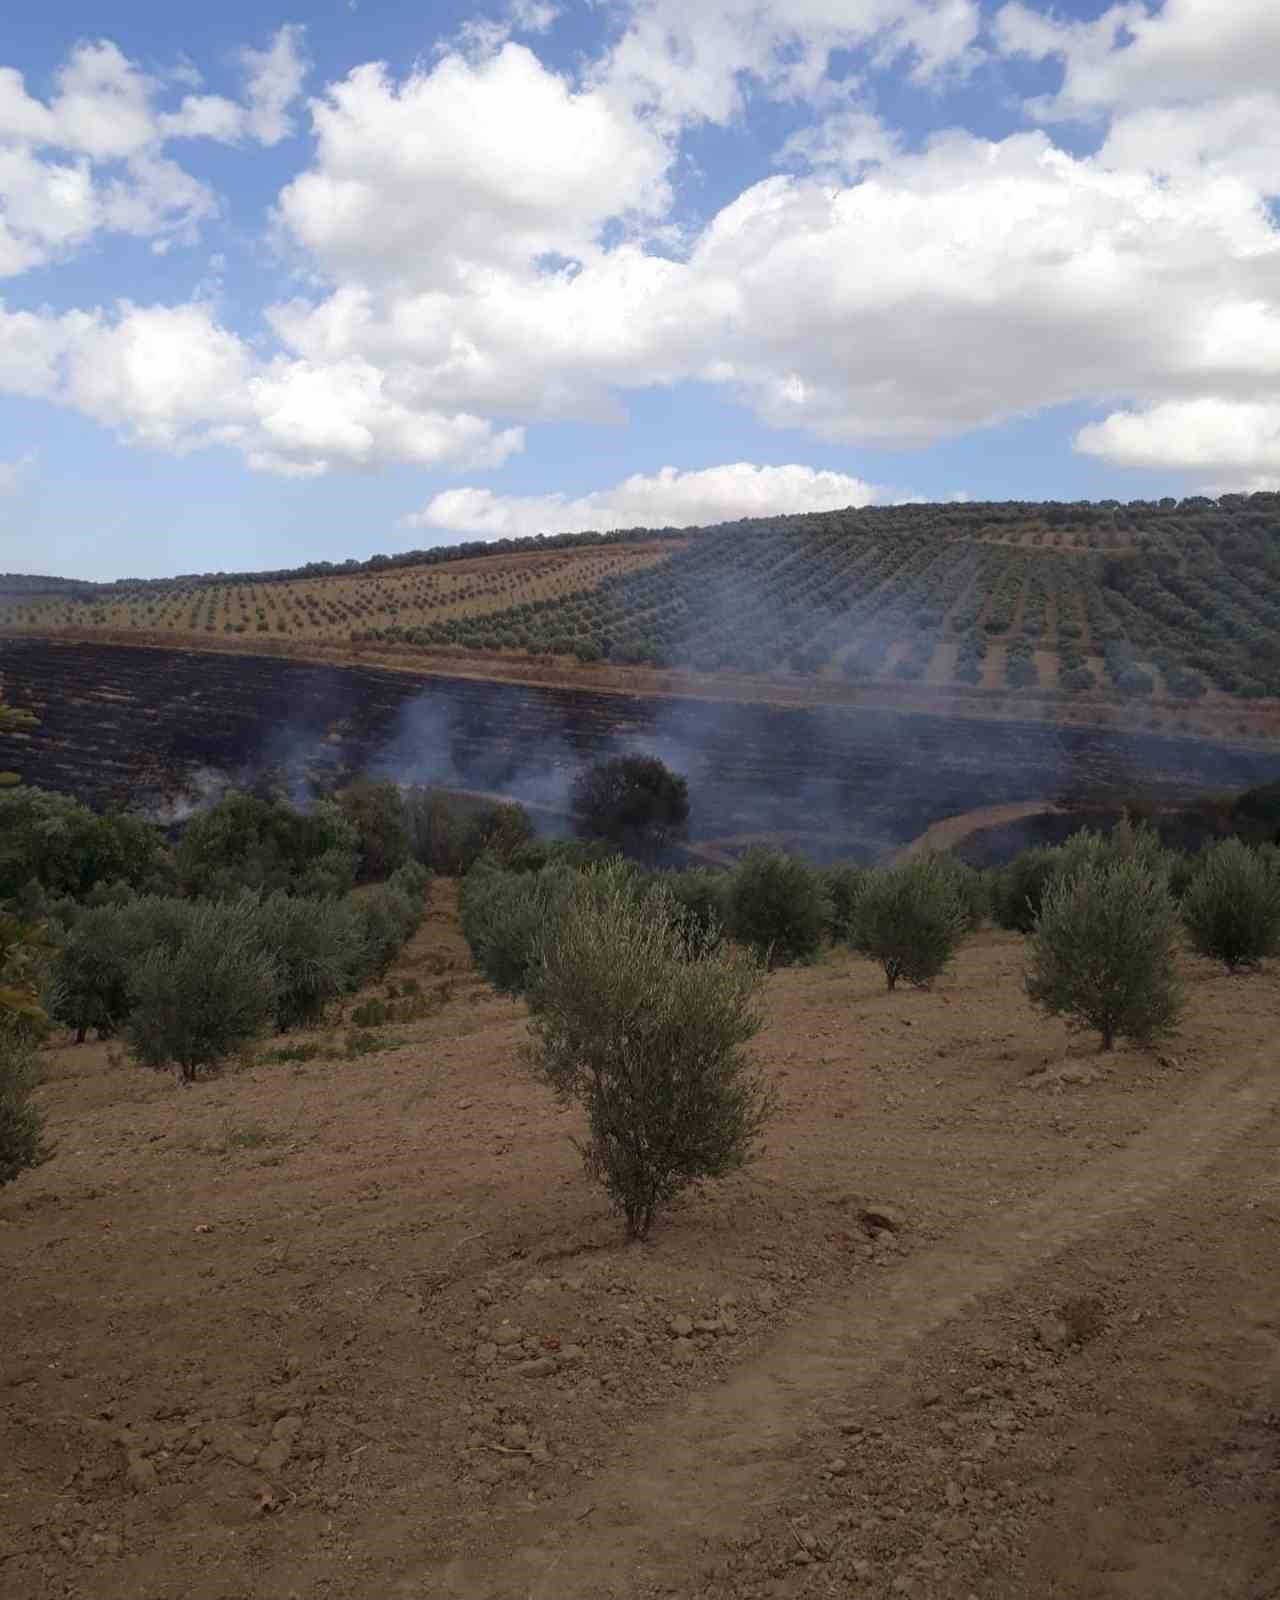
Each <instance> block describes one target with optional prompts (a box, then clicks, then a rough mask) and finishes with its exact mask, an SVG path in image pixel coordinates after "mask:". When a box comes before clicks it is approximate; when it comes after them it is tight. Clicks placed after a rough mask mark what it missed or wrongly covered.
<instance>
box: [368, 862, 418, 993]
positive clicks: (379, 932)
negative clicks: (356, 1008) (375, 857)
mask: <svg viewBox="0 0 1280 1600" xmlns="http://www.w3.org/2000/svg"><path fill="white" fill-rule="evenodd" d="M351 908H352V912H353V914H354V917H355V922H356V928H357V937H358V944H357V950H358V954H357V957H356V964H355V968H354V972H353V977H354V978H355V980H356V981H357V982H359V981H362V980H363V979H366V978H380V977H381V976H382V975H383V973H385V972H386V970H387V968H388V967H389V966H390V965H391V963H392V962H393V961H394V960H395V959H396V957H397V956H398V955H399V954H400V952H401V950H402V949H403V948H404V946H405V943H406V941H407V940H408V939H409V938H410V937H411V936H412V934H413V933H414V932H415V931H416V930H417V929H418V928H419V927H420V926H421V924H422V919H423V916H424V915H425V907H424V905H423V903H422V900H421V899H420V898H419V899H415V898H412V897H410V896H409V895H407V894H405V892H404V891H403V890H402V889H399V888H392V886H391V885H390V884H389V883H379V884H375V885H374V886H373V888H371V889H365V890H362V891H361V892H360V893H358V894H356V895H353V896H352V898H351Z"/></svg>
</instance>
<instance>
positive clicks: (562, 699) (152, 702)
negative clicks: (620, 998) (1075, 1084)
mask: <svg viewBox="0 0 1280 1600" xmlns="http://www.w3.org/2000/svg"><path fill="white" fill-rule="evenodd" d="M3 683H4V692H5V694H6V696H7V697H8V698H9V699H10V700H11V701H12V702H13V703H14V704H16V705H18V706H22V707H26V708H28V709H30V710H32V711H34V712H35V713H36V714H37V715H38V717H39V718H40V725H39V727H38V728H37V729H36V730H35V731H33V732H32V733H30V734H29V735H26V736H22V737H17V738H12V737H11V738H9V739H0V766H2V767H5V768H12V769H13V770H15V771H18V772H20V773H21V774H22V776H23V777H24V779H25V780H26V781H27V782H30V783H33V784H38V785H43V786H45V787H48V788H53V789H59V790H63V791H65V792H68V793H72V794H76V795H79V796H81V797H83V798H86V799H89V800H91V801H93V802H95V803H99V804H103V803H106V804H116V805H126V806H137V807H143V808H153V809H154V808H163V807H165V806H172V805H174V804H175V802H177V803H181V802H182V801H183V800H184V799H185V798H196V797H198V795H199V793H200V791H201V785H202V784H203V783H207V781H208V780H209V778H210V777H211V776H214V777H217V778H219V779H221V780H223V781H226V780H228V779H229V780H231V781H234V782H238V783H250V782H253V781H255V780H257V779H258V778H260V777H261V776H262V775H263V774H266V773H271V774H274V775H275V776H276V778H277V779H278V781H280V782H281V783H282V784H283V785H284V786H285V787H286V788H287V789H289V790H291V791H292V792H294V793H297V794H302V793H305V792H306V791H307V790H308V789H309V787H310V786H311V785H312V784H319V785H320V786H322V787H329V786H332V785H335V784H338V783H340V782H342V781H343V780H344V779H346V778H350V777H351V776H354V775H356V774H357V773H361V772H368V773H371V774H373V775H376V776H386V777H391V778H393V779H396V780H397V781H401V782H419V783H434V784H440V785H443V786H448V787H454V788H460V789H470V790H479V791H484V792H487V793H496V794H504V795H509V796H511V797H513V798H516V799H520V800H522V801H524V802H525V803H527V804H531V805H532V806H533V807H535V808H537V811H536V814H537V815H538V816H539V818H540V820H541V821H542V823H543V825H544V826H550V827H551V828H554V827H555V826H556V825H557V823H556V819H557V813H559V812H560V811H561V810H562V808H563V804H564V801H565V797H566V795H567V791H568V786H569V784H570V782H571V780H572V777H573V774H574V772H575V771H576V770H577V768H578V767H579V766H580V764H582V763H583V762H584V761H590V760H595V759H598V758H599V757H601V756H603V755H607V754H611V753H614V752H616V751H621V750H635V749H643V750H648V751H653V752H654V753H656V754H658V755H661V756H662V757H663V759H665V760H666V761H668V762H669V763H670V764H671V765H673V766H675V767H676V768H678V769H679V770H681V771H683V772H685V773H686V774H687V776H688V778H689V786H690V792H691V796H692V802H693V809H692V815H691V819H690V840H691V843H692V844H693V845H694V846H695V847H696V846H698V845H700V844H701V845H707V846H710V845H712V844H713V843H718V844H720V845H722V846H727V847H728V848H729V849H730V850H733V849H735V848H737V846H738V844H739V843H740V842H742V841H746V840H750V839H754V838H758V837H760V836H761V835H767V836H770V837H772V838H773V839H775V840H777V841H779V842H782V843H786V844H789V845H791V846H793V847H794V848H796V849H798V850H800V851H802V852H803V853H805V854H807V855H810V856H812V857H815V858H818V859H822V858H832V857H836V856H846V857H848V856H853V857H855V858H856V857H861V858H864V859H870V858H874V857H876V856H879V855H882V854H884V853H885V852H886V851H887V850H889V849H891V848H892V847H893V846H895V845H898V844H901V843H903V842H905V841H906V840H909V839H912V838H914V837H916V836H917V835H918V834H920V833H921V832H922V831H923V830H924V829H925V828H927V827H928V826H929V825H930V824H931V823H934V822H936V821H938V820H940V819H942V818H945V817H951V816H955V815H957V814H959V813H963V812H967V811H969V810H972V809H974V808H977V807H987V806H999V805H1005V804H1012V803H1016V802H1026V801H1035V800H1044V801H1046V802H1050V801H1056V802H1063V801H1066V802H1080V801H1082V800H1091V801H1099V800H1101V801H1104V802H1105V800H1106V799H1108V798H1111V799H1120V798H1124V797H1125V796H1127V795H1128V794H1131V793H1133V792H1134V791H1135V790H1141V791H1142V792H1143V793H1145V794H1147V795H1150V796H1153V797H1155V798H1157V799H1160V800H1164V801H1169V802H1173V801H1176V800H1179V799H1183V798H1187V797H1190V796H1193V795H1196V794H1199V793H1201V792H1203V791H1204V790H1206V789H1213V790H1225V789H1240V788H1245V787H1248V786H1249V785H1251V784H1256V783H1260V782H1265V781H1267V780H1269V779H1271V778H1273V777H1275V776H1276V773H1277V770H1278V769H1280V760H1278V759H1277V757H1276V756H1275V754H1274V753H1271V752H1267V751H1265V750H1262V749H1259V748H1258V747H1256V746H1254V747H1247V746H1233V745H1230V744H1225V743H1210V742H1208V741H1204V740H1199V739H1193V738H1173V737H1164V736H1159V735H1155V734H1151V733H1149V732H1146V731H1142V730H1137V729H1135V730H1133V731H1131V732H1126V731H1122V730H1110V729H1100V728H1099V729H1090V728H1068V727H1061V726H1054V725H1052V724H1049V723H1045V722H1036V721H1016V720H1002V721H994V720H988V719H982V718H955V717H940V716H928V715H921V714H910V713H896V712H891V711H884V710H872V709H859V708H852V709H850V708H845V707H840V708H837V707H814V708H809V709H798V708H785V707H778V706H772V705H767V704H735V703H727V702H713V701H708V700H696V699H683V698H667V699H663V698H659V697H656V696H641V695H632V694H618V693H599V692H585V691H574V690H571V689H559V688H544V687H536V686H532V685H521V684H512V683H500V682H485V681H483V680H478V679H471V678H461V677H459V678H448V677H436V678H423V677H417V676H412V675H409V674H405V673H396V672H393V671H384V670H378V669H374V668H362V667H346V666H337V665H328V664H323V663H311V662H299V661H290V660H285V659H280V658H273V657H251V656H240V655H218V654H213V653H208V654H202V653H199V652H196V651H171V650H156V649H131V648H129V647H126V646H98V645H90V644H83V643H76V644H71V643H57V642H51V641H44V640H38V639H30V640H27V639H23V640H17V639H9V640H6V641H5V645H4V652H3Z"/></svg>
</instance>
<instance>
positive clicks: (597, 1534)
mask: <svg viewBox="0 0 1280 1600" xmlns="http://www.w3.org/2000/svg"><path fill="white" fill-rule="evenodd" d="M1278 1109H1280V1074H1278V1073H1276V1072H1275V1071H1274V1068H1273V1067H1272V1066H1271V1064H1270V1063H1269V1062H1268V1061H1266V1060H1264V1059H1261V1058H1259V1059H1255V1060H1254V1061H1252V1062H1251V1063H1250V1064H1248V1065H1247V1066H1244V1067H1239V1066H1237V1067H1231V1068H1222V1069H1220V1070H1218V1071H1216V1072H1214V1073H1213V1074H1211V1075H1210V1076H1209V1077H1208V1078H1207V1079H1205V1081H1204V1082H1203V1083H1201V1084H1200V1085H1199V1087H1198V1088H1196V1089H1195V1090H1194V1091H1193V1092H1192V1093H1191V1094H1190V1095H1188V1096H1187V1097H1186V1098H1185V1099H1183V1100H1182V1101H1181V1102H1180V1103H1179V1105H1178V1106H1177V1107H1176V1109H1174V1110H1173V1111H1171V1112H1170V1113H1169V1114H1168V1115H1167V1116H1165V1117H1162V1118H1161V1119H1160V1120H1159V1121H1158V1122H1156V1123H1155V1124H1153V1125H1152V1126H1151V1127H1149V1128H1147V1129H1145V1130H1144V1131H1143V1132H1142V1133H1141V1134H1139V1135H1138V1136H1137V1137H1135V1138H1134V1140H1133V1141H1132V1142H1131V1143H1130V1144H1129V1145H1128V1146H1127V1147H1126V1148H1124V1149H1123V1150H1120V1151H1118V1152H1117V1153H1116V1154H1114V1155H1111V1156H1108V1157H1106V1158H1104V1159H1103V1160H1100V1161H1096V1162H1091V1163H1090V1164H1089V1165H1088V1166H1087V1167H1085V1168H1084V1169H1083V1170H1081V1171H1079V1172H1077V1173H1075V1174H1074V1175H1073V1176H1071V1177H1070V1178H1068V1179H1066V1180H1064V1181H1063V1182H1061V1183H1059V1184H1056V1185H1054V1186H1053V1187H1052V1188H1050V1189H1049V1190H1047V1191H1046V1192H1045V1193H1044V1194H1043V1195H1042V1196H1040V1197H1039V1198H1038V1199H1036V1200H1034V1201H1032V1202H1031V1203H1030V1204H1029V1205H1026V1206H1024V1207H1021V1208H1020V1209H1018V1210H1017V1211H1015V1212H1013V1213H1011V1214H1009V1215H1007V1216H1005V1217H1003V1218H1001V1219H999V1220H993V1223H992V1226H991V1227H990V1229H986V1230H983V1231H981V1232H974V1231H971V1232H970V1233H969V1234H968V1235H967V1236H961V1237H960V1238H957V1239H952V1240H949V1241H945V1242H944V1243H943V1244H941V1245H940V1246H938V1247H937V1248H934V1249H929V1250H927V1251H922V1252H921V1253H920V1254H918V1255H917V1256H915V1257H913V1258H912V1259H910V1260H909V1261H908V1262H906V1263H905V1264H904V1265H903V1266H902V1267H901V1268H899V1269H898V1270H897V1271H895V1272H894V1273H893V1275H892V1278H891V1280H890V1282H889V1283H888V1284H887V1285H886V1287H885V1290H884V1291H883V1292H882V1293H880V1294H879V1295H875V1294H874V1293H873V1294H871V1295H868V1292H867V1289H866V1286H865V1285H864V1284H861V1283H860V1284H859V1285H858V1287H857V1288H856V1289H851V1290H850V1291H849V1292H848V1293H846V1294H844V1295H841V1296H839V1297H838V1298H837V1299H835V1300H833V1301H830V1302H828V1303H827V1305H826V1306H824V1307H821V1308H819V1309H817V1310H815V1311H814V1312H813V1313H812V1314H811V1315H810V1316H808V1317H807V1318H806V1320H805V1321H804V1322H803V1323H802V1324H801V1325H799V1326H797V1327H796V1328H794V1329H792V1330H789V1331H788V1332H787V1333H786V1334H784V1335H783V1336H782V1337H781V1338H780V1339H779V1340H777V1341H776V1342H775V1343H774V1344H773V1346H772V1347H771V1348H769V1349H768V1350H767V1351H765V1352H764V1353H763V1354H762V1355H761V1356H760V1357H758V1358H756V1359H755V1360H753V1361H752V1362H751V1363H750V1364H749V1365H748V1366H746V1367H744V1368H743V1369H742V1370H741V1371H740V1372H738V1373H737V1374H736V1375H735V1376H733V1377H732V1378H731V1379H730V1380H729V1381H728V1382H727V1383H726V1384H725V1385H724V1386H723V1387H721V1388H719V1389H718V1390H713V1391H711V1392H709V1393H705V1394H700V1395H697V1396H695V1397H693V1399H692V1400H691V1401H690V1403H689V1404H688V1406H687V1407H686V1408H685V1409H684V1410H683V1411H680V1412H677V1413H667V1414H666V1415H665V1416H663V1417H662V1418H660V1419H658V1420H657V1421H655V1422H652V1423H649V1424H647V1425H646V1426H645V1427H644V1428H643V1429H642V1430H640V1431H638V1433H637V1434H636V1435H634V1436H633V1439H632V1442H631V1445H630V1448H629V1449H628V1451H627V1453H626V1456H625V1457H624V1458H622V1459H620V1460H619V1461H618V1463H617V1464H616V1465H615V1466H614V1467H612V1468H611V1469H610V1470H609V1471H608V1472H607V1473H606V1474H605V1475H603V1476H602V1477H600V1478H599V1479H597V1480H596V1482H595V1483H594V1484H592V1485H590V1487H589V1488H587V1489H585V1490H584V1491H583V1493H582V1495H581V1496H580V1497H579V1499H578V1502H577V1503H576V1504H574V1505H571V1506H569V1507H567V1508H566V1509H565V1510H564V1511H563V1512H562V1513H561V1514H560V1518H559V1524H560V1525H559V1527H558V1529H556V1530H554V1531H553V1532H551V1533H550V1534H549V1535H548V1536H547V1537H546V1538H545V1539H544V1540H543V1541H542V1542H541V1543H540V1544H539V1545H537V1546H530V1547H526V1548H524V1549H521V1550H518V1551H516V1552H514V1554H511V1555H509V1556H508V1555H505V1554H503V1553H501V1552H499V1551H496V1550H494V1551H491V1552H489V1553H488V1554H486V1555H485V1556H482V1557H479V1558H474V1559H467V1558H465V1557H464V1558H460V1559H458V1560H456V1561H454V1562H451V1563H450V1564H449V1565H448V1566H447V1567H446V1568H444V1569H437V1570H436V1571H435V1572H432V1573H430V1574H429V1575H428V1574H425V1573H424V1574H422V1575H421V1576H422V1578H423V1579H424V1580H425V1587H424V1588H423V1589H421V1590H414V1591H412V1592H415V1593H419V1592H420V1593H423V1594H428V1593H429V1594H431V1595H432V1596H433V1597H439V1600H446V1597H447V1600H464V1597H465V1600H611V1597H621V1596H624V1595H634V1594H638V1593H642V1592H648V1591H647V1590H646V1589H645V1588H644V1586H645V1585H646V1584H653V1583H656V1582H658V1581H660V1580H662V1581H665V1582H666V1583H667V1584H668V1585H672V1586H676V1585H680V1584H682V1583H684V1582H687V1580H688V1577H689V1575H690V1573H691V1572H692V1571H694V1570H695V1568H696V1566H697V1564H698V1562H699V1559H700V1558H701V1556H702V1554H703V1552H704V1551H705V1548H706V1544H707V1541H708V1540H715V1539H716V1538H718V1537H720V1536H721V1535H724V1534H730V1533H735V1532H738V1531H740V1530H741V1528H742V1526H743V1525H744V1523H746V1522H747V1521H748V1520H749V1518H750V1517H751V1514H752V1508H753V1506H754V1505H756V1504H760V1503H763V1502H764V1501H765V1500H766V1499H767V1498H768V1484H769V1479H770V1476H771V1475H772V1476H774V1477H776V1476H777V1475H778V1473H779V1464H780V1463H781V1462H782V1461H784V1460H785V1457H786V1456H787V1454H788V1453H789V1451H790V1450H791V1449H792V1448H794V1447H795V1446H798V1445H799V1444H801V1443H802V1442H803V1441H804V1439H805V1438H806V1436H807V1435H808V1434H809V1433H810V1432H811V1431H812V1430H813V1429H814V1428H815V1427H817V1426H818V1425H820V1422H821V1417H822V1414H823V1411H824V1409H829V1408H831V1407H832V1406H834V1405H835V1404H837V1403H840V1404H842V1405H843V1404H844V1403H847V1401H848V1398H849V1396H850V1391H852V1390H853V1389H855V1388H856V1387H857V1386H858V1385H860V1384H865V1383H867V1382H868V1381H869V1380H871V1379H873V1378H876V1377H877V1376H879V1377H884V1376H885V1375H887V1374H888V1373H890V1372H893V1371H894V1370H896V1369H899V1368H901V1367H902V1366H903V1365H904V1364H905V1363H906V1362H907V1360H908V1359H909V1358H910V1356H911V1354H912V1351H913V1349H914V1348H915V1346H916V1345H918V1343H919V1342H920V1341H921V1340H922V1339H924V1338H926V1337H928V1336H929V1335H931V1334H934V1333H936V1332H938V1331H939V1330H940V1329H941V1328H943V1327H944V1326H945V1325H946V1324H948V1323H950V1322H952V1321H953V1320H955V1319H956V1318H957V1317H959V1316H960V1315H961V1314H963V1313H964V1312H966V1311H967V1310H969V1309H970V1308H971V1307H973V1306H974V1305H975V1303H976V1302H978V1301H979V1300H982V1299H987V1298H989V1297H991V1296H993V1295H995V1294H996V1293H997V1292H998V1291H999V1290H1001V1289H1002V1288H1004V1287H1006V1286H1007V1285H1009V1284H1010V1283H1011V1282H1012V1281H1013V1280H1014V1279H1015V1278H1016V1277H1017V1276H1018V1275H1019V1274H1020V1273H1022V1272H1025V1271H1027V1270H1028V1269H1030V1268H1032V1267H1034V1266H1036V1265H1038V1264H1040V1263H1042V1262H1044V1261H1046V1260H1048V1259H1050V1258H1051V1257H1053V1256H1054V1255H1056V1254H1058V1253H1059V1252H1061V1251H1062V1250H1064V1249H1065V1248H1067V1247H1068V1246H1069V1245H1073V1244H1077V1243H1080V1242H1081V1241H1082V1240H1084V1239H1085V1238H1087V1237H1088V1236H1089V1235H1091V1234H1094V1233H1097V1232H1099V1231H1100V1230H1102V1229H1104V1228H1105V1227H1107V1226H1108V1225H1109V1224H1112V1223H1114V1222H1116V1221H1118V1220H1120V1219H1123V1218H1124V1217H1126V1216H1128V1215H1132V1214H1133V1213H1135V1212H1138V1211H1141V1210H1142V1209H1143V1208H1145V1207H1149V1206H1151V1205H1152V1204H1153V1203H1154V1202H1156V1201H1157V1200H1159V1199H1160V1197H1161V1196H1162V1195H1164V1194H1166V1193H1167V1192H1169V1191H1172V1190H1175V1189H1177V1188H1178V1187H1179V1186H1181V1185H1183V1184H1185V1183H1186V1182H1187V1181H1188V1180H1189V1179H1190V1178H1192V1177H1194V1176H1196V1175H1198V1174H1199V1173H1201V1172H1203V1171H1204V1170H1206V1169H1207V1168H1208V1167H1209V1166H1211V1165H1212V1164H1213V1162H1214V1161H1215V1160H1216V1159H1217V1158H1219V1157H1220V1156H1221V1155H1222V1154H1223V1153H1224V1152H1225V1151H1226V1150H1227V1149H1228V1148H1229V1146H1230V1145H1231V1144H1232V1143H1234V1142H1235V1141H1236V1140H1237V1139H1239V1138H1240V1137H1242V1136H1243V1135H1244V1134H1245V1133H1247V1132H1248V1131H1249V1130H1250V1129H1251V1128H1253V1127H1255V1126H1257V1125H1258V1124H1259V1123H1261V1122H1262V1121H1264V1120H1265V1119H1266V1118H1267V1117H1269V1116H1271V1115H1272V1114H1274V1113H1275V1112H1276V1111H1277V1110H1278ZM406 1592H408V1591H406ZM671 1592H673V1593H679V1592H681V1590H680V1589H679V1588H674V1587H673V1588H672V1591H671Z"/></svg>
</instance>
